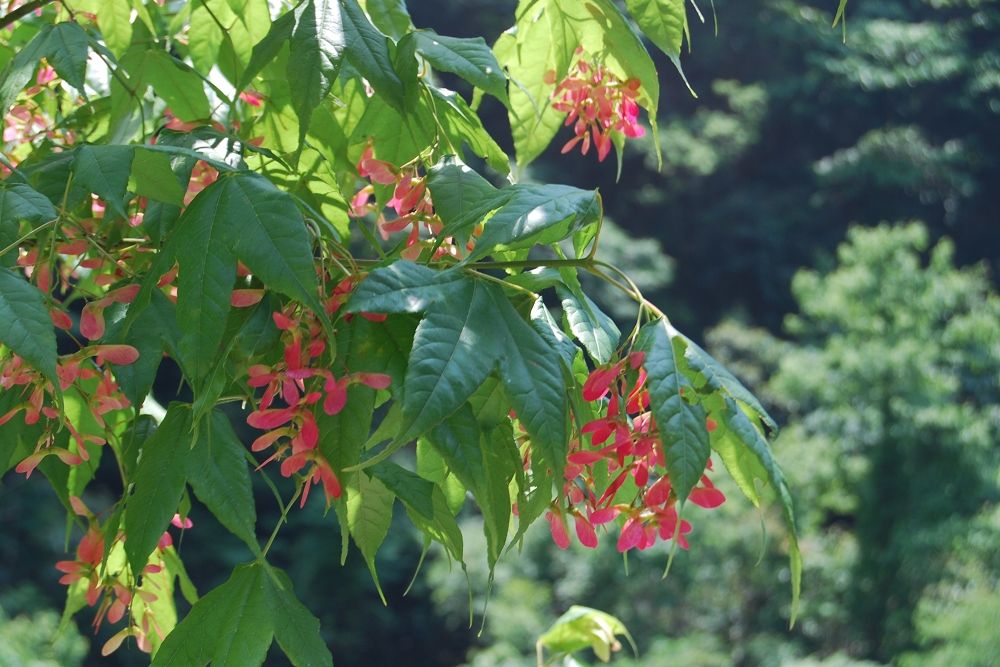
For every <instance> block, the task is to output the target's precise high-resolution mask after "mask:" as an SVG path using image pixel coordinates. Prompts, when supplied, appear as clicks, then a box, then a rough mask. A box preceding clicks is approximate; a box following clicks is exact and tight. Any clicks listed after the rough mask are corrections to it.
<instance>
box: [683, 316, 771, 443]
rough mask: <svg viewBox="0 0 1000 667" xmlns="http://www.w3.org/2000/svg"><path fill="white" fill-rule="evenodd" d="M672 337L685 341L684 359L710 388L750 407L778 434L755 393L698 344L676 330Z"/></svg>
mask: <svg viewBox="0 0 1000 667" xmlns="http://www.w3.org/2000/svg"><path fill="white" fill-rule="evenodd" d="M670 335H671V336H673V337H675V338H676V337H679V338H680V339H681V340H683V341H684V345H685V347H684V359H685V361H686V362H687V364H688V366H689V367H690V368H691V369H692V370H694V371H695V372H697V373H699V374H700V375H701V376H702V377H703V378H704V380H705V382H706V383H707V384H708V386H709V387H711V388H712V389H714V390H716V391H721V392H724V393H726V394H728V395H729V396H732V397H733V398H735V399H736V400H738V401H741V402H742V403H745V404H746V405H748V406H750V408H751V409H753V411H754V412H756V413H757V416H758V418H760V419H761V420H762V421H763V422H764V423H765V424H766V425H767V427H768V428H769V429H770V430H771V432H772V433H774V434H777V432H778V423H777V422H776V421H775V420H774V418H773V417H771V415H769V414H768V412H767V410H765V409H764V406H763V405H762V404H761V402H760V401H759V400H758V399H757V397H756V396H754V395H753V393H752V392H751V391H750V390H749V389H747V388H746V387H744V386H743V383H741V382H740V381H739V380H738V379H736V376H735V375H733V374H732V373H730V372H729V370H728V369H726V367H725V366H723V365H722V364H720V363H719V362H718V361H716V360H715V359H714V358H712V356H711V355H710V354H709V353H708V352H706V351H705V350H703V349H702V348H701V347H700V346H699V345H698V344H697V343H695V342H694V341H693V340H691V339H690V338H688V337H686V336H685V335H684V334H682V333H680V332H678V331H677V330H675V329H671V330H670Z"/></svg>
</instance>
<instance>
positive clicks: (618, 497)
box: [546, 352, 726, 552]
mask: <svg viewBox="0 0 1000 667" xmlns="http://www.w3.org/2000/svg"><path fill="white" fill-rule="evenodd" d="M644 359H645V354H644V353H642V352H633V353H631V354H630V355H629V356H628V357H627V358H626V359H623V360H621V361H618V362H617V363H615V364H612V365H610V366H605V367H600V368H597V369H595V370H594V371H593V372H592V373H591V374H590V376H589V377H588V378H587V381H586V383H585V384H584V386H583V397H584V399H586V400H588V401H595V402H599V405H600V406H601V412H602V413H603V415H604V416H603V417H601V418H600V419H595V420H593V421H591V422H589V423H588V424H586V425H584V427H583V429H582V433H581V434H580V438H579V439H577V440H574V441H573V442H572V443H570V452H569V455H568V458H567V462H566V468H565V479H566V481H565V484H564V486H563V498H562V499H560V501H559V502H557V503H554V504H553V506H552V508H551V509H550V510H549V511H548V513H547V514H546V519H547V520H548V522H549V527H550V529H551V531H552V539H553V540H555V543H556V544H557V545H559V547H560V548H562V549H566V548H567V547H569V543H570V538H569V532H568V530H567V526H566V515H570V516H572V517H573V521H574V523H575V527H576V535H577V538H578V539H579V540H580V543H581V544H582V545H583V546H585V547H589V548H594V547H596V546H597V530H596V529H595V526H600V525H603V524H607V523H610V522H612V521H614V520H615V519H617V518H618V517H625V521H624V522H623V523H622V525H621V532H620V533H619V536H618V544H617V546H618V551H620V552H625V551H628V550H629V549H633V548H638V549H640V550H641V549H648V548H649V547H651V546H653V545H654V544H655V543H656V541H657V539H660V540H663V541H667V540H670V539H673V538H674V537H675V536H676V537H677V542H678V545H679V546H680V547H681V548H683V549H687V548H688V542H687V538H686V537H685V536H686V534H687V533H689V532H691V524H690V523H688V522H687V521H684V520H681V521H680V526H678V519H679V517H678V515H677V509H676V502H677V498H676V496H675V495H673V494H671V485H670V478H669V477H668V476H667V474H666V471H665V469H664V465H665V460H664V451H663V447H664V445H663V438H662V436H661V434H660V432H659V430H658V429H657V426H656V422H655V420H654V419H653V415H652V413H651V412H650V411H649V392H648V391H647V389H646V386H645V384H646V371H645V369H643V367H642V363H643V361H644ZM706 427H707V428H708V430H709V431H713V430H715V428H716V424H715V422H714V421H712V420H711V419H709V420H708V422H707V424H706ZM588 441H589V442H588ZM708 467H709V469H711V460H710V461H709V465H708ZM627 482H630V483H628V484H627ZM688 500H690V501H691V502H692V503H694V504H695V505H699V506H701V507H704V508H709V509H710V508H713V507H718V506H719V505H721V504H722V503H723V502H725V500H726V497H725V496H724V495H723V494H722V492H721V491H719V490H718V489H717V488H715V486H713V485H712V482H711V481H710V480H709V479H708V476H707V475H702V478H701V482H700V484H698V486H696V487H695V488H694V489H693V490H692V491H691V494H690V495H689V496H688ZM564 505H565V506H564Z"/></svg>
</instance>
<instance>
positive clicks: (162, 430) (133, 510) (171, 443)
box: [125, 403, 191, 575]
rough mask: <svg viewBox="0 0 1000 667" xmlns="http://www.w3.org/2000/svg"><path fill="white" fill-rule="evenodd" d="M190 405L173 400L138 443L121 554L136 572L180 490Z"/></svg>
mask: <svg viewBox="0 0 1000 667" xmlns="http://www.w3.org/2000/svg"><path fill="white" fill-rule="evenodd" d="M189 407H190V406H187V405H183V404H180V403H174V404H172V405H171V406H170V407H169V408H168V409H167V415H166V417H164V418H163V421H162V422H161V423H160V427H159V428H158V429H156V431H155V432H154V433H153V435H152V436H150V437H149V439H148V440H146V442H145V443H144V444H143V446H142V452H141V454H140V456H139V465H138V467H137V468H136V473H135V488H134V490H133V493H132V495H131V496H129V498H128V501H127V504H126V505H125V532H126V535H128V538H127V539H126V541H125V554H126V556H127V557H128V564H129V567H130V568H131V569H132V572H133V573H136V575H138V573H139V572H141V571H142V568H143V567H145V565H146V561H147V560H148V559H149V554H151V553H152V552H153V549H155V548H156V543H157V542H158V541H159V539H160V536H161V535H163V531H165V530H166V529H167V526H168V525H169V524H170V519H171V518H172V517H173V516H174V514H175V513H176V512H177V506H178V504H179V503H180V501H181V494H182V493H183V492H184V482H185V472H186V470H187V459H188V455H189V454H190V451H191V411H190V409H189Z"/></svg>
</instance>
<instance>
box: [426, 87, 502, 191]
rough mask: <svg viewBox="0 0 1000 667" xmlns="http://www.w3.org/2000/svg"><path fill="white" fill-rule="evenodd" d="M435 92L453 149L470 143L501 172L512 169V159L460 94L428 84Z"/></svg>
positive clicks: (473, 149)
mask: <svg viewBox="0 0 1000 667" xmlns="http://www.w3.org/2000/svg"><path fill="white" fill-rule="evenodd" d="M428 87H429V88H430V91H431V93H432V94H433V95H434V104H435V108H436V110H437V117H438V122H439V123H440V124H441V130H442V132H443V134H444V138H445V139H447V140H448V142H449V143H450V144H451V150H452V151H454V152H456V153H457V152H459V151H461V149H462V145H463V144H467V145H468V146H469V148H470V149H471V150H472V152H473V153H474V154H475V155H476V156H478V157H481V158H483V159H484V160H486V162H487V163H488V164H489V165H490V166H491V167H492V168H493V169H495V170H496V171H497V172H498V173H501V174H506V173H508V172H509V171H510V158H508V157H507V154H506V153H504V152H503V149H502V148H500V145H499V144H497V142H496V141H495V140H494V139H493V136H492V135H491V134H490V133H489V132H487V131H486V129H485V128H484V127H483V123H482V121H480V120H479V116H477V115H476V113H475V112H474V111H473V110H472V109H470V108H469V105H468V104H466V102H465V100H464V99H462V97H461V96H460V95H459V94H458V93H453V92H451V91H450V90H444V89H441V88H437V87H434V86H428Z"/></svg>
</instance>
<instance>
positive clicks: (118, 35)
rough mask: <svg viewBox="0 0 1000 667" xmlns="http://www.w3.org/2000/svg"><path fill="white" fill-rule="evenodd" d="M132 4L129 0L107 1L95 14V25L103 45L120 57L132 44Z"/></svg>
mask: <svg viewBox="0 0 1000 667" xmlns="http://www.w3.org/2000/svg"><path fill="white" fill-rule="evenodd" d="M131 19H132V3H131V2H130V1H129V0H107V2H104V3H102V4H101V11H99V12H97V25H98V26H99V27H100V29H101V36H102V37H104V43H105V44H107V45H108V48H109V49H111V51H112V53H114V54H115V55H116V56H120V55H122V54H123V53H125V51H126V49H128V47H129V45H130V44H131V43H132V21H131Z"/></svg>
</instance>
